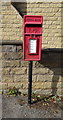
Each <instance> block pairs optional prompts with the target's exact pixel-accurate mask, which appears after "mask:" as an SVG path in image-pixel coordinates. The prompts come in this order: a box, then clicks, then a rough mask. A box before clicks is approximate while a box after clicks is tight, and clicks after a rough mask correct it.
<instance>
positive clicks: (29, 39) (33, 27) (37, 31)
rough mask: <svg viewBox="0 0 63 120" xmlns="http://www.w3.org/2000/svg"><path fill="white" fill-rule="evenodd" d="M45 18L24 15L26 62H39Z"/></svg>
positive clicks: (24, 54)
mask: <svg viewBox="0 0 63 120" xmlns="http://www.w3.org/2000/svg"><path fill="white" fill-rule="evenodd" d="M42 23H43V16H36V15H24V25H23V28H24V30H23V33H24V40H23V56H24V60H26V61H39V60H40V58H41V49H42Z"/></svg>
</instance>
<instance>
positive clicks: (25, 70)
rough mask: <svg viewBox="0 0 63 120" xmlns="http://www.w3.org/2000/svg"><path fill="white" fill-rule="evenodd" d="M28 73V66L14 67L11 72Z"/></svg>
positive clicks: (17, 73)
mask: <svg viewBox="0 0 63 120" xmlns="http://www.w3.org/2000/svg"><path fill="white" fill-rule="evenodd" d="M26 73H27V68H26V67H22V68H12V69H11V74H15V75H22V74H26Z"/></svg>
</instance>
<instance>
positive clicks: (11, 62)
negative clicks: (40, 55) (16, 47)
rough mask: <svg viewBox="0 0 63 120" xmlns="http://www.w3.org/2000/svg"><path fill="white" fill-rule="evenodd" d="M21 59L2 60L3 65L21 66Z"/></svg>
mask: <svg viewBox="0 0 63 120" xmlns="http://www.w3.org/2000/svg"><path fill="white" fill-rule="evenodd" d="M20 62H21V61H20V60H2V67H3V68H4V67H19V66H20Z"/></svg>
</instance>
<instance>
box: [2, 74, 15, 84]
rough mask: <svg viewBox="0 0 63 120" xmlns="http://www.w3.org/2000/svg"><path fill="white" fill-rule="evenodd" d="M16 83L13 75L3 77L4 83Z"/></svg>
mask: <svg viewBox="0 0 63 120" xmlns="http://www.w3.org/2000/svg"><path fill="white" fill-rule="evenodd" d="M13 81H14V76H12V75H2V80H1V82H2V83H13Z"/></svg>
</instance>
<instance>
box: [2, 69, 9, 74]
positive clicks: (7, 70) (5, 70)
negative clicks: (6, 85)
mask: <svg viewBox="0 0 63 120" xmlns="http://www.w3.org/2000/svg"><path fill="white" fill-rule="evenodd" d="M9 74H10V68H2V75H9Z"/></svg>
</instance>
